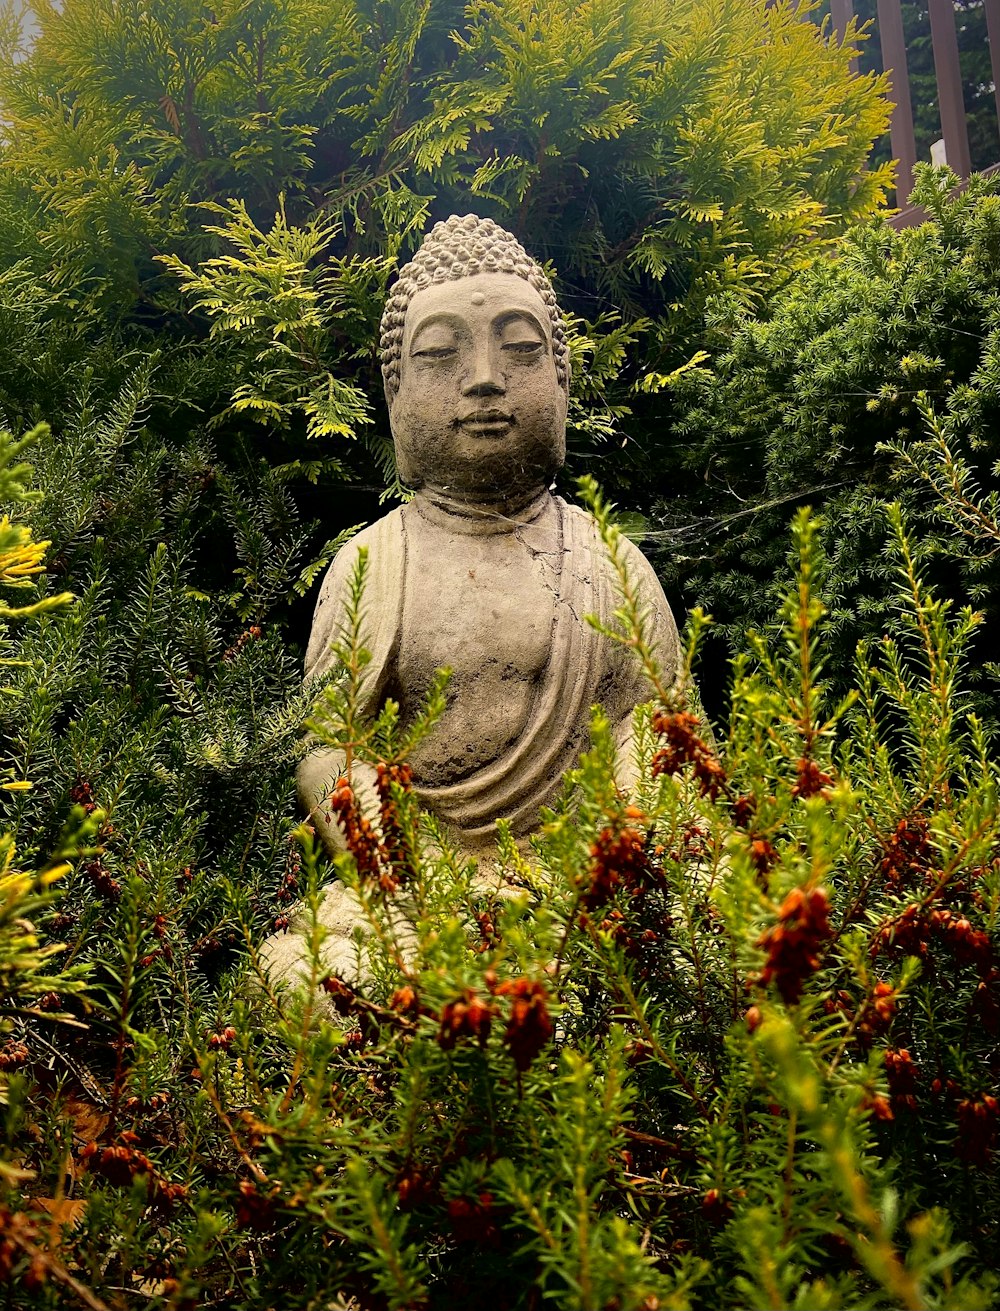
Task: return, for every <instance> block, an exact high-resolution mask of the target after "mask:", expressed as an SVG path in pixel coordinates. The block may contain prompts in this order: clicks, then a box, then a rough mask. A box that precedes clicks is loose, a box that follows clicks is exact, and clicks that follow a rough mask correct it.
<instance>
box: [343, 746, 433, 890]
mask: <svg viewBox="0 0 1000 1311" xmlns="http://www.w3.org/2000/svg"><path fill="white" fill-rule="evenodd" d="M412 782H413V774H412V771H411V770H410V767H409V765H406V764H401V763H397V764H387V763H386V762H385V761H379V763H378V765H376V767H375V790H376V792H377V793H378V798H379V813H380V818H381V821H382V833H383V836H384V841H383V842H380V841H379V837H378V834H377V833H376V832H375V829H374V826H373V825H372V824H371V822H370V821H369V820H368V819H366V818H365V816H364V815H363V814H362V813H361V807H360V806H359V805H358V800H357V797H356V796H355V794H354V789H353V788H352V787H351V785H350V783H349V782H348V780H347V779H346V778H339V779H338V780H337V786H336V787H335V788H334V789H333V792H332V793H331V794H330V799H329V805H330V810H331V812H332V814H333V815H335V816H336V818H337V822H338V823H339V825H340V827H341V829H342V830H343V834H344V840H345V841H346V843H347V849H348V851H350V853H351V854H352V855H353V857H354V859H355V862H356V863H357V866H358V874H359V876H360V877H361V878H362V879H364V880H368V881H370V882H374V883H377V884H378V885H379V887H380V888H381V889H382V891H383V892H395V891H396V890H397V889H398V887H399V885H400V883H401V882H402V881H403V879H405V878H406V876H407V875H408V874H410V873H411V872H412V870H413V867H414V853H413V852H412V851H411V850H410V844H409V841H408V839H407V836H406V832H405V830H404V828H403V825H402V824H401V822H400V818H399V813H398V810H397V806H396V798H395V797H394V796H393V794H392V784H394V783H395V784H397V785H398V786H399V787H401V788H402V789H403V790H404V791H409V789H410V787H411V785H412ZM329 819H330V816H328V817H327V821H328V822H329Z"/></svg>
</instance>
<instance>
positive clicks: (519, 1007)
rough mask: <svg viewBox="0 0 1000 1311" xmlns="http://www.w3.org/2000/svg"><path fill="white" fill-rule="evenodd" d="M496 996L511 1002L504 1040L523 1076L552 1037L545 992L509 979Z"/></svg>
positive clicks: (527, 983) (531, 984) (532, 985)
mask: <svg viewBox="0 0 1000 1311" xmlns="http://www.w3.org/2000/svg"><path fill="white" fill-rule="evenodd" d="M496 995H497V996H498V997H512V998H513V1005H512V1006H511V1010H510V1019H509V1020H508V1021H507V1027H506V1029H505V1030H504V1035H503V1040H504V1042H505V1043H506V1044H507V1047H508V1048H509V1049H510V1054H511V1056H513V1058H514V1064H515V1065H516V1066H517V1068H518V1069H519V1070H520V1071H521V1072H522V1073H523V1072H524V1071H525V1070H526V1069H527V1068H528V1066H529V1065H530V1064H531V1062H532V1061H533V1060H534V1059H535V1057H536V1056H537V1055H538V1053H539V1052H540V1051H541V1050H542V1048H543V1047H544V1046H545V1044H546V1043H547V1042H548V1040H549V1039H550V1038H551V1037H552V1019H551V1017H550V1015H549V1010H548V1005H547V997H546V993H545V989H544V988H543V987H542V985H541V984H540V983H532V981H531V980H530V979H508V980H507V981H506V982H504V983H501V984H500V985H499V987H498V988H497V989H496Z"/></svg>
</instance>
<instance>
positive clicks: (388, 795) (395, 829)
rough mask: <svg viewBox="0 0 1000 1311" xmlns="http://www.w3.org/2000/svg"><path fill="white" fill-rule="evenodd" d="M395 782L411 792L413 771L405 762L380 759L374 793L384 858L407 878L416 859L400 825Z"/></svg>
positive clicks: (376, 769)
mask: <svg viewBox="0 0 1000 1311" xmlns="http://www.w3.org/2000/svg"><path fill="white" fill-rule="evenodd" d="M394 783H395V784H396V785H397V786H399V787H401V788H402V789H403V791H404V792H409V790H410V788H411V787H412V785H413V771H412V769H411V768H410V766H409V765H407V764H405V763H402V762H400V763H398V764H386V762H385V761H384V760H380V761H379V763H378V764H377V765H376V766H375V791H376V792H377V793H378V799H379V813H380V815H381V819H382V840H383V844H384V845H383V855H384V857H385V859H386V860H388V862H389V864H390V865H391V866H392V868H393V869H394V870H395V871H396V872H397V873H398V874H402V875H404V876H405V875H409V874H412V873H413V869H414V859H413V852H412V851H411V849H410V841H409V838H408V837H407V835H406V831H405V829H404V828H403V825H402V824H401V823H400V819H399V811H398V808H397V806H396V798H395V797H394V796H393V795H392V785H393V784H394Z"/></svg>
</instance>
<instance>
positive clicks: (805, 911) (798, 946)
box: [757, 888, 833, 1006]
mask: <svg viewBox="0 0 1000 1311" xmlns="http://www.w3.org/2000/svg"><path fill="white" fill-rule="evenodd" d="M828 910H829V903H828V901H827V896H826V892H825V891H824V890H823V888H813V889H812V891H806V890H805V889H803V888H793V889H792V890H791V892H790V893H789V894H788V896H787V897H786V898H785V900H784V901H783V902H782V904H781V909H780V910H779V911H778V922H777V924H775V925H773V927H771V928H770V929H768V930H767V931H766V932H765V933H763V934H762V935H761V936H760V938H759V939H758V940H757V945H758V947H764V948H765V949H766V951H767V960H766V962H765V964H764V968H763V970H762V971H761V973H760V976H759V978H758V980H757V981H758V982H759V983H761V984H763V985H764V986H765V987H766V986H767V985H768V984H769V983H774V984H775V985H776V986H777V989H778V991H779V992H780V993H781V997H782V1000H783V1001H784V1002H785V1003H786V1005H788V1006H794V1005H795V1003H796V1002H797V1001H798V1000H799V998H800V997H801V996H802V988H803V984H804V983H805V980H806V979H807V978H808V977H809V975H810V974H814V973H815V972H816V970H818V969H819V963H820V957H819V953H820V948H821V947H822V944H823V943H824V942H825V941H826V940H827V939H828V938H830V937H832V936H833V930H832V929H831V928H830V922H829V920H828V918H827V912H828Z"/></svg>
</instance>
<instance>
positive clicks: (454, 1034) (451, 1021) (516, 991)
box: [392, 970, 552, 1072]
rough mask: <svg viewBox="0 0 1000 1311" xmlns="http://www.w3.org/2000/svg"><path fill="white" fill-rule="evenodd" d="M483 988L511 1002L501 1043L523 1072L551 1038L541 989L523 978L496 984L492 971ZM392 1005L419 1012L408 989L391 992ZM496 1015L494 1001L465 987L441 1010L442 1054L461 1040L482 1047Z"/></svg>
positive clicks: (439, 1034) (400, 1008)
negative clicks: (470, 1040)
mask: <svg viewBox="0 0 1000 1311" xmlns="http://www.w3.org/2000/svg"><path fill="white" fill-rule="evenodd" d="M486 986H487V988H488V989H489V991H490V992H491V993H492V995H493V996H494V997H509V998H510V999H511V1008H510V1017H509V1018H508V1020H507V1024H506V1027H505V1029H504V1036H503V1041H504V1043H505V1045H506V1046H507V1048H508V1050H509V1051H510V1054H511V1056H512V1057H513V1059H514V1064H515V1066H516V1067H517V1069H518V1070H520V1071H521V1072H523V1071H525V1070H526V1069H527V1068H528V1067H529V1066H530V1065H531V1063H532V1061H533V1060H534V1059H535V1057H536V1056H537V1055H538V1053H539V1052H540V1051H541V1050H542V1048H543V1047H544V1046H545V1044H546V1043H547V1042H548V1041H549V1039H550V1038H551V1037H552V1018H551V1016H550V1015H549V1009H548V996H547V994H546V991H545V988H544V987H543V986H542V984H540V983H535V982H533V981H532V980H531V979H525V978H517V979H506V980H505V981H504V982H503V983H498V982H497V979H496V975H495V974H494V973H493V971H492V970H489V971H487V974H486ZM392 1006H393V1008H394V1009H397V1010H403V1011H409V1012H411V1013H417V1012H418V1011H420V1007H419V1004H418V1002H417V998H416V994H415V993H413V990H412V988H401V989H399V990H398V991H397V992H396V993H394V994H393V999H392ZM499 1013H500V1009H499V1007H498V1006H497V1004H496V1002H494V1001H490V1000H487V999H486V998H485V997H482V996H480V995H479V994H478V993H476V992H475V991H474V990H473V989H472V988H465V989H464V990H463V992H462V995H461V997H458V998H456V1000H455V1001H451V1002H448V1003H447V1005H446V1006H444V1007H442V1010H441V1017H440V1029H439V1031H438V1043H439V1044H440V1046H441V1047H442V1048H443V1049H444V1050H445V1051H450V1050H451V1049H452V1048H453V1047H454V1046H455V1044H456V1043H457V1042H458V1041H459V1040H460V1039H461V1038H471V1039H474V1040H475V1041H477V1042H478V1043H479V1045H480V1047H485V1046H486V1041H487V1039H488V1038H489V1036H490V1030H491V1028H492V1027H493V1021H494V1020H495V1019H496V1017H497V1015H499Z"/></svg>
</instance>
